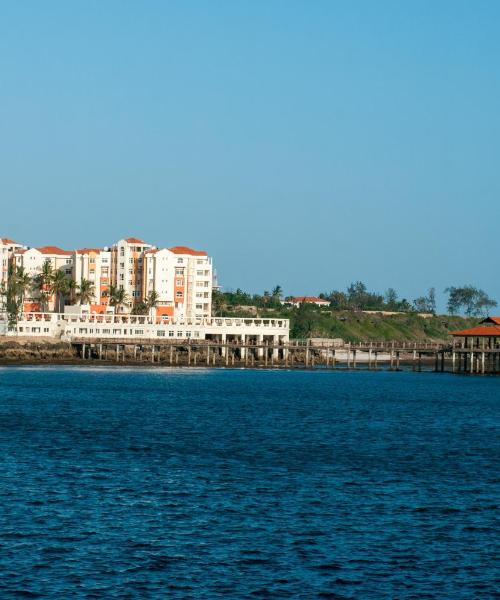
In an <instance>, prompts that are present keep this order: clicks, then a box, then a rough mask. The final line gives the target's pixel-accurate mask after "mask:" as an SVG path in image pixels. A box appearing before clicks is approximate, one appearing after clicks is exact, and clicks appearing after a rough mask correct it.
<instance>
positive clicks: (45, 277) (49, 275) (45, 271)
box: [33, 259, 54, 312]
mask: <svg viewBox="0 0 500 600" xmlns="http://www.w3.org/2000/svg"><path fill="white" fill-rule="evenodd" d="M53 277H54V270H53V269H52V263H51V262H50V260H48V259H47V260H46V261H45V262H44V263H43V265H42V270H41V271H40V273H38V274H37V275H35V277H34V278H33V281H34V284H35V286H34V287H35V289H36V290H37V291H38V299H39V301H40V308H41V309H42V312H46V311H47V306H48V304H49V299H50V286H51V284H52V279H53Z"/></svg>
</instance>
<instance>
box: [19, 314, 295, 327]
mask: <svg viewBox="0 0 500 600" xmlns="http://www.w3.org/2000/svg"><path fill="white" fill-rule="evenodd" d="M19 321H20V322H21V321H24V322H31V321H37V322H50V323H54V322H59V321H64V322H66V323H89V324H100V323H102V324H116V325H180V326H189V327H192V326H197V327H220V328H224V327H242V328H246V327H251V328H254V327H263V328H276V327H278V328H282V329H289V327H290V321H289V319H271V318H246V317H245V318H243V317H242V318H239V317H204V318H181V317H151V316H149V315H117V314H97V313H95V314H85V315H76V314H71V313H41V312H40V313H35V312H31V313H22V315H21V316H20V318H19Z"/></svg>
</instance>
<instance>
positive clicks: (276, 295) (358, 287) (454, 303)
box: [213, 281, 497, 342]
mask: <svg viewBox="0 0 500 600" xmlns="http://www.w3.org/2000/svg"><path fill="white" fill-rule="evenodd" d="M446 291H447V293H448V294H449V300H448V304H447V307H448V312H449V314H447V315H438V314H437V310H436V290H435V289H434V288H430V289H429V290H428V291H427V293H426V294H424V295H422V296H420V297H418V298H415V299H414V300H412V301H409V300H407V299H406V298H399V296H398V293H397V292H396V290H395V289H393V288H390V289H388V290H387V291H386V292H385V294H378V293H375V292H370V291H369V290H368V289H367V287H366V285H365V284H364V283H363V282H361V281H356V282H354V283H352V284H351V285H349V286H348V288H347V290H346V291H345V292H344V291H339V290H333V291H331V292H328V293H321V294H319V297H320V298H321V299H324V300H327V301H329V303H330V304H329V305H326V306H317V305H315V304H306V303H303V304H300V305H299V306H296V305H294V303H292V298H285V299H281V297H280V293H281V287H280V286H276V287H275V288H274V290H273V291H272V292H271V293H270V292H267V291H265V292H264V293H263V294H250V293H248V292H245V291H243V290H241V289H237V290H236V291H228V292H220V291H217V290H214V293H213V311H214V314H215V315H220V316H240V317H251V316H254V317H257V316H258V317H269V318H271V317H282V318H288V319H290V336H291V337H292V338H311V337H319V338H321V337H325V338H342V339H344V340H346V341H352V342H356V341H365V340H415V341H416V340H423V339H428V340H436V341H444V340H447V339H448V337H449V335H450V332H451V331H453V330H457V329H463V328H466V327H471V326H473V325H475V324H476V323H477V322H478V320H479V317H480V316H482V315H485V314H487V313H488V311H489V309H491V308H494V307H495V306H496V305H497V304H496V302H495V301H494V300H492V299H491V298H489V296H488V295H487V294H486V293H485V292H484V291H483V290H480V289H477V288H474V287H473V286H463V287H454V288H449V289H447V290H446ZM458 313H462V315H463V316H461V315H459V314H458Z"/></svg>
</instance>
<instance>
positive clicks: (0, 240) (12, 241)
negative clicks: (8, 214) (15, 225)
mask: <svg viewBox="0 0 500 600" xmlns="http://www.w3.org/2000/svg"><path fill="white" fill-rule="evenodd" d="M0 242H2V243H3V244H17V242H15V241H14V240H9V238H0ZM17 245H19V244H17Z"/></svg>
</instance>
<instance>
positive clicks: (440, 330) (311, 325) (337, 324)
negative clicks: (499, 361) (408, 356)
mask: <svg viewBox="0 0 500 600" xmlns="http://www.w3.org/2000/svg"><path fill="white" fill-rule="evenodd" d="M224 314H226V315H227V316H246V317H248V316H249V315H248V313H247V312H245V311H231V312H229V311H225V312H224ZM259 316H260V317H264V316H267V317H271V316H273V317H277V316H281V317H286V318H289V319H290V328H291V337H293V338H306V337H330V338H342V339H344V340H346V341H351V342H356V341H364V340H374V341H375V340H380V341H382V340H407V341H413V340H435V341H448V340H449V339H450V338H449V332H450V331H453V330H456V329H464V328H466V327H471V326H473V325H475V324H476V323H477V322H478V319H470V318H463V317H451V316H448V315H442V316H435V317H432V318H430V319H424V318H422V317H419V316H418V315H416V314H411V313H408V314H401V315H390V316H383V315H380V314H369V315H368V314H365V313H362V312H351V311H332V310H325V309H316V308H312V307H311V308H310V307H308V308H307V309H306V310H297V309H291V310H285V309H284V310H279V309H278V310H265V311H262V310H261V311H259Z"/></svg>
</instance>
